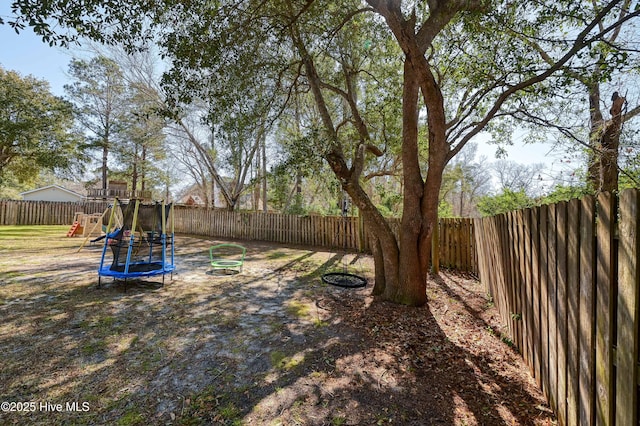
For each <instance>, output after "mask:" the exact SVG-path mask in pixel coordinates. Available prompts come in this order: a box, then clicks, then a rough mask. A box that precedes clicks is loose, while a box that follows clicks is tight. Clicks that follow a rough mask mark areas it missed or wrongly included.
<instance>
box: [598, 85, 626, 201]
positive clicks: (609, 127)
mask: <svg viewBox="0 0 640 426" xmlns="http://www.w3.org/2000/svg"><path fill="white" fill-rule="evenodd" d="M624 103H625V98H623V97H617V98H615V99H614V101H613V105H612V106H611V120H609V121H608V122H607V124H606V125H605V128H604V133H603V134H602V138H601V140H600V149H601V158H600V190H601V191H606V192H616V191H618V147H619V146H620V129H621V128H622V107H623V105H624Z"/></svg>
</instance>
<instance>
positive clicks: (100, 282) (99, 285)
mask: <svg viewBox="0 0 640 426" xmlns="http://www.w3.org/2000/svg"><path fill="white" fill-rule="evenodd" d="M98 288H102V277H101V276H100V275H98Z"/></svg>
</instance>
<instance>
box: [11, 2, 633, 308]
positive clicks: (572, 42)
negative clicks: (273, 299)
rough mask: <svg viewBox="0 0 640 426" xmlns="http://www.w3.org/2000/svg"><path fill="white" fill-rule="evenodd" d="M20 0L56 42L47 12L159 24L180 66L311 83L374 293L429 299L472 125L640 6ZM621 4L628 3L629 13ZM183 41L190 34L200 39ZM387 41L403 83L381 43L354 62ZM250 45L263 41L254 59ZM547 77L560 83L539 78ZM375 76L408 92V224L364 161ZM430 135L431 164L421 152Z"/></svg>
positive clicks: (65, 18)
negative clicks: (366, 182)
mask: <svg viewBox="0 0 640 426" xmlns="http://www.w3.org/2000/svg"><path fill="white" fill-rule="evenodd" d="M123 3H126V4H127V6H125V5H124V4H123ZM13 4H14V6H15V7H16V10H17V11H18V12H19V13H20V14H21V15H22V16H23V17H24V19H22V20H20V23H29V24H30V25H33V23H34V22H39V24H40V26H37V25H36V30H40V31H41V33H42V34H43V36H44V37H45V38H47V39H48V40H50V41H51V40H55V37H58V36H57V35H55V34H53V33H52V32H51V31H50V27H48V26H46V24H45V23H43V22H42V21H43V20H42V17H51V18H53V19H55V20H56V22H58V23H60V24H62V25H64V26H68V27H72V28H75V29H76V30H77V31H79V32H80V35H82V36H89V37H94V38H99V39H102V40H112V41H114V42H121V41H126V42H129V43H132V42H133V41H134V40H135V39H136V37H137V38H140V35H141V31H143V30H144V29H145V28H146V27H145V26H146V25H149V24H153V23H156V24H159V25H158V26H156V27H155V28H157V31H158V32H156V33H149V34H153V35H154V36H159V38H160V40H161V43H163V45H164V46H165V47H166V48H167V50H166V54H167V57H168V58H171V59H172V60H173V61H174V63H175V64H180V69H176V70H175V72H174V74H173V75H177V73H180V75H181V76H187V77H188V76H189V75H199V73H200V72H201V71H202V70H203V69H207V68H210V69H212V70H213V69H215V70H217V72H219V73H220V75H221V79H222V81H224V82H227V84H229V83H231V84H233V85H234V86H233V90H234V91H237V88H238V87H244V88H247V89H248V90H250V89H251V87H252V84H251V83H256V82H258V81H260V82H261V85H262V83H263V82H264V81H267V82H268V83H269V84H268V85H267V87H270V88H271V89H272V90H274V91H278V92H279V93H281V97H280V98H279V99H285V100H287V99H289V98H290V97H292V96H296V95H297V94H298V93H295V92H294V91H293V90H292V88H294V87H300V86H299V85H298V86H296V85H293V84H284V85H283V84H280V83H286V82H287V81H289V82H292V81H293V82H301V83H303V87H304V88H306V93H305V95H307V96H308V95H310V96H311V98H312V99H313V101H314V108H315V114H316V119H315V120H314V122H313V125H314V126H315V127H312V126H311V125H310V129H313V130H314V132H315V133H313V134H314V135H315V143H316V146H319V147H320V150H321V151H320V153H321V155H322V156H323V157H324V159H325V160H326V161H327V162H328V163H329V165H330V166H331V168H332V170H333V172H334V173H335V175H336V177H337V178H338V179H339V181H340V184H341V186H342V187H343V189H344V190H345V191H346V192H347V193H348V194H349V195H350V197H351V198H352V200H353V202H354V203H355V204H356V205H357V206H358V207H359V209H360V212H361V214H362V215H363V217H364V219H365V221H366V222H367V225H368V227H369V229H370V230H371V231H372V232H371V235H372V237H373V239H374V259H375V266H376V271H375V276H376V283H375V287H374V293H375V294H377V295H379V296H381V297H382V298H384V299H386V300H391V301H394V302H398V303H403V304H408V305H422V304H424V303H425V302H426V297H427V296H426V281H427V276H428V272H429V259H430V248H431V237H432V234H433V230H434V227H435V226H436V223H437V219H438V200H439V192H440V187H441V184H442V175H443V172H444V169H445V167H446V165H447V164H448V162H449V161H450V160H451V159H452V158H453V157H454V156H455V155H456V154H457V153H458V152H460V150H461V149H462V148H463V147H464V146H465V144H466V143H468V142H469V141H470V140H472V139H473V138H474V137H476V136H478V135H479V134H480V133H481V132H484V131H487V130H491V129H492V126H493V125H494V123H495V122H496V120H497V119H499V118H501V117H504V116H507V115H509V114H512V113H514V112H515V111H518V110H521V109H522V107H523V104H524V103H526V101H527V100H528V99H533V98H536V97H540V96H548V95H551V91H550V88H553V87H560V86H561V84H562V83H561V81H560V80H557V81H556V80H554V76H556V75H558V72H559V71H560V70H563V69H566V68H567V67H571V64H572V59H573V58H575V57H576V55H577V54H579V53H581V52H583V51H585V50H586V49H588V48H589V46H591V45H593V44H594V43H596V42H598V41H599V40H601V39H602V38H603V37H605V36H607V35H608V34H611V33H612V32H613V31H615V29H616V28H617V27H618V26H619V25H620V24H621V23H623V22H626V21H628V20H630V19H634V18H636V17H637V16H638V14H639V13H640V10H639V8H638V6H637V3H636V2H631V3H629V2H626V1H623V0H610V1H602V2H599V1H594V2H590V3H586V2H575V1H564V0H558V1H554V2H538V1H534V2H511V1H486V0H448V1H447V0H427V1H413V2H409V1H400V0H367V1H366V3H363V2H360V1H349V0H344V1H337V2H336V1H322V0H315V1H314V0H304V1H279V0H271V1H252V0H247V1H241V2H225V1H218V2H215V1H214V2H212V1H208V0H193V1H190V2H188V3H185V2H182V1H169V0H167V1H164V2H160V4H155V3H154V4H151V5H149V4H148V3H147V2H140V1H133V0H128V1H124V2H123V1H95V0H94V1H82V2H80V1H77V2H75V1H51V2H45V4H44V5H39V2H37V1H35V0H20V1H14V3H13ZM63 6H64V7H63ZM74 6H75V7H74ZM80 6H81V7H80ZM158 6H159V7H158ZM621 7H627V8H628V13H623V14H621V13H619V9H620V8H621ZM137 15H139V16H143V15H144V16H146V17H147V19H146V20H142V19H136V17H137ZM92 17H93V18H92ZM97 17H99V18H97ZM605 18H610V19H607V21H606V22H607V25H606V26H599V24H600V23H601V22H603V20H605ZM152 26H153V25H152ZM369 28H381V29H382V31H376V32H375V33H374V35H375V36H376V37H378V39H370V40H367V39H363V34H366V33H367V31H368V29H369ZM540 34H545V35H549V34H553V35H555V37H546V38H545V39H544V41H543V42H542V43H541V47H542V48H543V49H544V50H545V52H547V57H546V58H545V59H546V60H541V58H540V57H539V56H538V55H537V54H535V52H534V51H533V49H532V48H531V44H530V43H528V41H530V40H532V39H534V40H539V38H538V37H537V36H538V35H540ZM131 35H133V36H134V37H131ZM63 40H64V36H63ZM179 40H189V41H190V43H191V44H190V47H191V49H185V48H184V46H185V45H183V44H181V43H179V42H176V41H179ZM390 40H394V41H395V42H394V43H393V45H394V46H395V47H396V48H398V47H399V48H400V50H401V52H402V53H401V55H400V56H399V57H398V58H397V60H396V61H395V62H394V61H391V63H392V64H394V65H395V66H396V70H397V71H396V72H397V73H400V74H401V75H402V83H401V85H400V86H393V85H392V83H389V82H387V81H385V80H383V79H381V78H377V77H378V76H377V75H376V70H377V67H384V68H385V69H386V67H388V65H389V63H388V61H389V60H390V59H389V57H388V56H386V55H382V54H381V55H380V56H375V55H373V54H371V55H369V60H370V63H368V64H365V63H359V62H358V61H357V57H358V55H357V53H358V52H359V51H361V50H362V48H363V47H366V46H371V45H373V46H376V47H380V49H381V51H382V50H383V48H384V47H385V46H389V41H390ZM177 46H181V48H180V49H178V48H176V47H177ZM387 51H388V49H387ZM247 53H255V60H253V59H252V56H251V55H250V54H247ZM212 58H214V59H215V60H216V61H213V62H212V61H211V59H212ZM384 61H387V62H386V63H384ZM236 63H238V64H240V66H234V64H236ZM216 64H218V65H216ZM220 64H224V65H229V67H228V68H227V67H220V66H219V65H220ZM239 71H240V72H239ZM243 76H244V77H243ZM242 77H243V78H242ZM198 80H199V79H185V80H181V81H184V82H185V83H186V84H181V85H179V87H182V89H181V94H182V95H185V93H187V94H188V96H193V94H194V93H198V91H199V90H201V89H202V87H200V86H198V84H197V83H198ZM174 81H176V80H175V79H174ZM200 81H202V80H201V79H200ZM206 81H207V83H215V81H214V80H206ZM543 82H551V83H550V84H545V85H544V86H541V83H543ZM194 84H195V86H194ZM387 84H390V85H389V86H386V85H387ZM554 85H556V86H554ZM370 86H377V87H378V88H379V89H380V91H379V92H378V93H380V95H381V96H382V93H383V92H386V93H392V94H393V96H395V97H396V98H401V99H402V136H401V149H400V158H401V162H402V177H403V214H402V225H401V230H400V233H399V235H398V236H396V234H394V232H393V231H392V229H391V227H390V226H389V223H388V222H387V220H385V218H384V217H383V216H382V214H381V213H380V212H379V211H378V209H377V208H376V207H375V205H374V203H373V202H372V201H371V197H370V195H369V194H368V193H367V192H366V191H365V188H364V186H363V185H362V176H363V172H364V171H365V168H367V167H371V162H372V158H375V156H379V155H382V154H383V153H384V152H383V149H382V148H381V146H380V140H379V139H376V138H375V137H372V135H374V134H375V132H374V131H372V130H373V129H374V128H376V127H377V125H378V124H380V123H376V122H373V121H370V120H368V118H369V117H370V109H368V105H367V103H366V102H363V100H362V98H361V97H360V96H359V95H360V94H361V93H362V92H363V91H364V90H366V88H367V87H370ZM216 87H217V86H216V85H215V84H214V85H213V86H212V89H213V90H215V89H216ZM383 89H384V90H383ZM182 90H186V92H185V91H182ZM179 95H180V94H179ZM245 95H246V93H245ZM223 99H224V97H223ZM257 99H264V98H262V97H260V98H257ZM251 105H252V104H251V103H250V104H249V106H251ZM260 105H262V104H261V103H260ZM274 106H276V107H277V103H276V104H274ZM422 129H424V130H425V131H424V132H422V131H421V130H422ZM422 134H424V135H425V136H424V138H422V137H421V135H422ZM318 141H320V142H321V143H320V144H318V143H317V142H318ZM425 146H426V150H427V164H426V165H425V164H422V163H421V161H420V159H421V158H423V156H422V155H421V154H422V151H423V147H425Z"/></svg>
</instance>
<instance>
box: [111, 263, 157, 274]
mask: <svg viewBox="0 0 640 426" xmlns="http://www.w3.org/2000/svg"><path fill="white" fill-rule="evenodd" d="M124 267H125V265H124V264H119V265H111V268H109V269H110V270H112V271H116V272H124ZM158 269H162V263H158V262H155V263H132V264H130V265H129V273H136V272H150V271H157V270H158Z"/></svg>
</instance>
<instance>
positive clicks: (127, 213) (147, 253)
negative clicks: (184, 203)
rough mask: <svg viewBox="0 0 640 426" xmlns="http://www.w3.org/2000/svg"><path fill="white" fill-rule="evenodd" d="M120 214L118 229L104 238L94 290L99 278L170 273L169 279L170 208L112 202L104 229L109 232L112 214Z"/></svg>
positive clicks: (171, 261) (171, 264)
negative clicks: (120, 220) (120, 221)
mask: <svg viewBox="0 0 640 426" xmlns="http://www.w3.org/2000/svg"><path fill="white" fill-rule="evenodd" d="M118 212H119V214H121V215H122V223H121V226H120V228H116V229H114V230H113V231H111V232H108V233H107V235H106V238H105V239H104V241H105V242H104V247H103V249H102V257H101V259H100V268H99V269H98V287H100V286H101V284H102V281H101V279H102V277H112V278H114V279H123V280H125V282H126V280H127V279H129V278H142V277H152V276H156V275H162V284H163V285H164V276H165V275H166V274H171V278H172V279H173V271H174V270H175V264H174V244H173V242H174V232H173V205H172V204H168V205H166V204H165V203H164V202H157V203H154V204H142V203H141V201H140V200H130V201H126V202H125V201H119V200H118V199H116V200H115V202H114V204H113V208H112V209H111V215H110V216H109V224H108V225H107V230H111V229H113V228H112V226H113V223H114V219H115V215H116V214H118ZM169 225H170V227H169Z"/></svg>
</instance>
